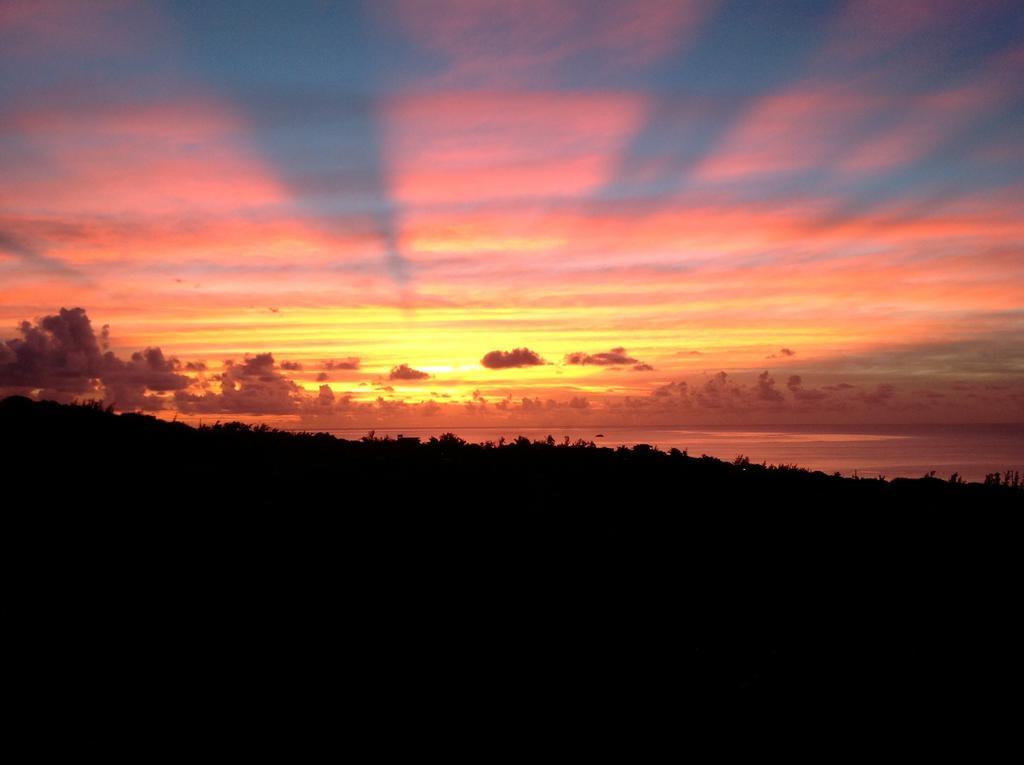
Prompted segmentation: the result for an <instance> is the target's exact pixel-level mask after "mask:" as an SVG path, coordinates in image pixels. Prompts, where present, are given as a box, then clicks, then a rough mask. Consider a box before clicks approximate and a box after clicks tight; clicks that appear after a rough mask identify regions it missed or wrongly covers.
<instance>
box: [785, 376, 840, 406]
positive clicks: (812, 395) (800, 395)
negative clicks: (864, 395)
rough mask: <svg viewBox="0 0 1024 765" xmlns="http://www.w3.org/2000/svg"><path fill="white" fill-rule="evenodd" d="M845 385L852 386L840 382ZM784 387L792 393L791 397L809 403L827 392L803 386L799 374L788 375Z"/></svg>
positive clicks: (819, 399)
mask: <svg viewBox="0 0 1024 765" xmlns="http://www.w3.org/2000/svg"><path fill="white" fill-rule="evenodd" d="M841 384H842V385H846V387H848V388H849V387H852V386H850V385H847V384H846V383H841ZM786 387H787V388H788V389H789V392H790V393H791V394H792V395H793V398H794V399H796V400H797V401H803V402H805V403H810V402H813V401H821V400H822V399H825V398H827V397H828V393H826V392H825V391H823V390H817V389H814V388H805V387H804V381H803V378H802V377H800V375H790V376H789V380H787V381H786Z"/></svg>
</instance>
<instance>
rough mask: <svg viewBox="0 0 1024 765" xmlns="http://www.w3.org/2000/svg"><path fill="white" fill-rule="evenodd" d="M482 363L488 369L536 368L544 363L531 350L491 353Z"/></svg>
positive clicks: (521, 349)
mask: <svg viewBox="0 0 1024 765" xmlns="http://www.w3.org/2000/svg"><path fill="white" fill-rule="evenodd" d="M480 363H481V364H482V365H483V366H485V367H487V368H488V369H512V368H515V367H535V366H538V365H540V364H543V363H544V359H542V358H541V357H540V356H539V355H538V354H537V353H536V352H535V351H531V350H530V349H529V348H513V349H512V350H511V351H491V352H490V353H488V354H486V355H485V356H484V357H483V358H482V359H480Z"/></svg>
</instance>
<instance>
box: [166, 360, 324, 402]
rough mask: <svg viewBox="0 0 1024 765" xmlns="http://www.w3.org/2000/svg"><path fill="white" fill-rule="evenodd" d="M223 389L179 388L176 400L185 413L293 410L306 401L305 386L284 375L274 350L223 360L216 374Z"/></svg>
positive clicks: (216, 378)
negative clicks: (238, 359)
mask: <svg viewBox="0 0 1024 765" xmlns="http://www.w3.org/2000/svg"><path fill="white" fill-rule="evenodd" d="M214 379H215V380H216V381H218V382H219V383H220V393H215V392H209V393H202V394H193V393H187V392H185V391H179V392H178V393H176V394H175V398H174V400H175V403H176V405H177V407H178V409H179V411H181V412H186V413H201V414H213V413H219V412H224V413H233V414H291V413H294V412H297V411H299V409H300V408H301V406H302V404H303V403H304V397H305V396H304V392H303V390H302V388H301V387H300V386H299V385H297V384H296V383H294V382H292V381H291V380H290V379H288V378H287V377H285V376H284V375H283V374H282V373H281V371H280V369H279V367H278V366H277V364H275V362H274V356H273V354H271V353H259V354H256V355H255V356H248V357H246V359H245V361H243V362H242V363H241V364H237V363H235V362H234V361H226V362H224V371H223V372H221V373H220V374H219V375H217V376H216V377H215V378H214Z"/></svg>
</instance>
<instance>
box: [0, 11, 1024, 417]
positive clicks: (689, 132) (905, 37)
mask: <svg viewBox="0 0 1024 765" xmlns="http://www.w3.org/2000/svg"><path fill="white" fill-rule="evenodd" d="M62 309H64V310H63V311H62ZM76 309H81V310H76ZM9 393H24V394H28V395H33V396H36V397H41V398H54V399H57V400H71V399H79V400H81V399H89V398H101V399H104V400H106V401H108V402H116V403H117V405H118V407H119V408H121V409H124V410H132V409H143V410H146V411H151V412H153V413H157V414H159V415H160V416H162V417H174V416H177V417H179V418H186V419H192V418H197V417H203V418H221V419H225V418H241V419H255V418H257V417H265V418H270V419H272V420H274V421H281V422H295V423H301V424H303V425H309V426H311V427H312V426H324V427H326V426H331V425H336V426H345V425H352V426H359V427H364V426H365V427H373V426H386V425H394V426H399V427H400V426H405V425H409V426H411V425H431V426H432V425H437V426H439V427H441V426H444V425H447V424H452V425H455V424H463V425H464V424H472V423H479V424H492V423H498V422H514V423H520V424H522V425H524V426H526V425H547V424H559V425H568V424H579V423H593V424H602V425H604V424H607V425H614V424H635V425H655V424H658V425H686V424H689V423H886V422H988V421H994V422H998V421H1015V422H1021V421H1024V4H1022V3H1021V2H1020V0H1009V1H1008V2H998V1H995V0H993V1H991V2H987V1H984V0H981V1H979V2H966V0H960V1H946V0H935V1H934V2H910V1H908V2H902V1H900V2H895V1H894V0H884V1H881V0H879V1H876V0H863V1H859V2H826V1H825V0H815V1H813V2H783V1H776V2H751V1H749V0H748V1H746V2H728V1H724V2H660V1H658V0H637V1H635V2H597V1H596V0H591V1H585V2H575V1H572V0H562V1H560V2H515V1H514V0H501V1H500V2H490V1H486V2H485V1H483V0H472V1H469V0H467V1H465V2H430V1H422V2H388V1H385V0H381V1H377V2H366V3H358V2H327V1H326V0H325V1H324V2H295V1H294V0H293V1H290V2H245V3H243V2H235V3H232V2H199V1H196V2H170V1H168V2H141V3H136V2H128V1H124V2H122V1H120V0H112V1H110V2H49V1H47V0H29V1H26V2H21V1H20V0H0V395H5V394H9Z"/></svg>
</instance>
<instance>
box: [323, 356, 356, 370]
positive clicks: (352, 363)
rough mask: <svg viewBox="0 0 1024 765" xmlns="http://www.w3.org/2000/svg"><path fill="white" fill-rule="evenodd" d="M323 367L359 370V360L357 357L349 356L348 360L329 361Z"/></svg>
mask: <svg viewBox="0 0 1024 765" xmlns="http://www.w3.org/2000/svg"><path fill="white" fill-rule="evenodd" d="M323 366H324V369H348V370H352V369H359V359H358V358H357V357H355V356H349V357H348V358H347V359H329V360H328V361H325V362H324V364H323Z"/></svg>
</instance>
